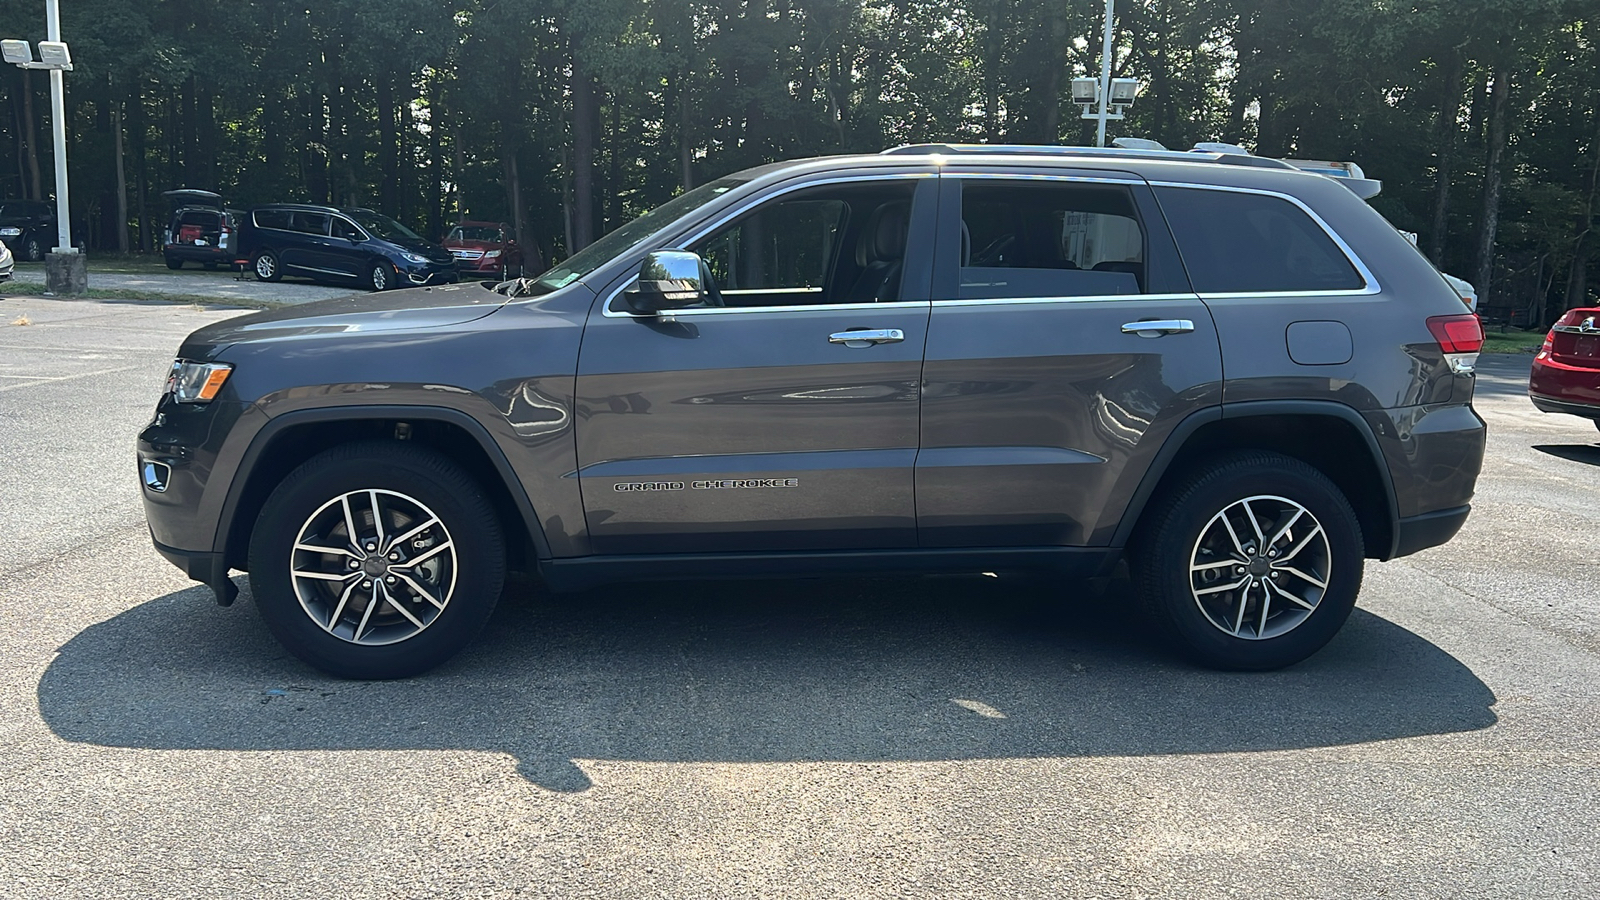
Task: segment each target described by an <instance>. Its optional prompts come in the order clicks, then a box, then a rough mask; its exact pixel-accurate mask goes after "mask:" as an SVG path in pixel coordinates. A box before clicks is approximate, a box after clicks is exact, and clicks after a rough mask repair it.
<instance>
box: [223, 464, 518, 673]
mask: <svg viewBox="0 0 1600 900" xmlns="http://www.w3.org/2000/svg"><path fill="white" fill-rule="evenodd" d="M504 578H505V547H504V543H503V540H502V537H501V531H500V524H499V520H498V519H497V518H496V517H495V513H494V510H493V507H492V506H491V505H490V502H489V500H488V498H487V497H486V496H484V493H483V490H482V488H480V487H479V486H478V484H477V483H476V482H474V481H473V480H472V478H471V477H469V476H468V475H467V474H466V473H465V472H464V471H462V470H461V468H460V467H458V466H456V465H455V464H454V463H451V462H450V461H449V460H447V459H445V458H444V457H443V456H440V455H439V454H437V453H435V452H433V451H431V450H427V449H425V448H420V447H415V446H410V445H405V444H395V443H387V442H376V443H357V444H347V445H344V446H341V447H336V448H334V449H332V450H329V451H327V452H325V453H323V454H321V455H319V456H316V457H313V458H312V459H311V460H309V461H307V462H306V463H304V464H303V465H301V466H300V467H299V468H298V469H296V470H295V471H294V472H292V473H290V475H289V476H288V477H287V478H285V479H284V480H283V482H282V483H281V484H280V485H279V486H278V487H277V489H275V490H274V491H273V492H272V496H271V497H269V498H268V500H267V503H266V505H265V507H264V508H263V509H262V513H261V517H260V519H259V520H258V521H257V524H256V527H255V530H254V532H253V533H252V534H251V537H250V585H251V590H252V593H253V594H254V596H255V601H256V607H257V609H258V610H259V611H260V613H261V618H262V619H263V620H264V621H265V622H266V624H267V628H268V629H269V630H270V631H271V632H272V634H273V636H274V637H276V638H277V639H278V641H279V642H280V643H282V644H283V646H284V647H285V648H287V649H288V650H289V652H291V653H293V654H294V655H295V656H298V657H300V658H301V659H303V660H305V661H306V662H308V663H310V664H311V665H313V666H315V667H317V668H318V669H321V670H322V671H324V672H327V673H329V674H331V675H336V676H339V677H343V678H362V679H377V678H404V677H407V676H411V675H416V674H419V673H422V672H425V671H427V670H428V669H431V668H433V667H434V666H436V665H438V664H439V663H441V662H444V661H445V660H446V659H448V658H450V657H451V656H452V655H454V654H455V653H456V652H457V651H459V650H460V649H461V648H462V647H463V646H465V645H466V644H467V642H468V641H470V640H471V639H472V638H473V637H474V636H475V635H477V633H478V632H479V631H480V630H481V629H482V628H483V625H484V623H486V622H487V621H488V620H489V614H490V613H491V612H493V611H494V607H495V603H496V601H497V600H498V599H499V596H500V590H501V587H502V585H503V583H504Z"/></svg>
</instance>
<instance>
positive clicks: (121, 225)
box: [111, 100, 128, 253]
mask: <svg viewBox="0 0 1600 900" xmlns="http://www.w3.org/2000/svg"><path fill="white" fill-rule="evenodd" d="M111 130H112V142H113V143H114V144H115V146H116V155H117V252H119V253H127V252H128V172H127V168H126V165H125V163H124V162H123V159H122V102H121V101H120V100H113V101H111Z"/></svg>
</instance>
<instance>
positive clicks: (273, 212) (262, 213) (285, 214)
mask: <svg viewBox="0 0 1600 900" xmlns="http://www.w3.org/2000/svg"><path fill="white" fill-rule="evenodd" d="M255 220H256V227H257V228H288V227H289V211H288V210H286V209H258V210H256V212H255Z"/></svg>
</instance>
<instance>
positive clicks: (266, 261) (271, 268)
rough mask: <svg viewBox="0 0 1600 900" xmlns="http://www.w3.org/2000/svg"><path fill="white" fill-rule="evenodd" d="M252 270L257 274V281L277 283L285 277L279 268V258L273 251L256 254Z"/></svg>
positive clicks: (251, 264)
mask: <svg viewBox="0 0 1600 900" xmlns="http://www.w3.org/2000/svg"><path fill="white" fill-rule="evenodd" d="M250 268H252V269H254V270H255V272H256V280H257V281H277V280H278V279H280V278H282V277H283V272H282V271H281V270H280V269H279V268H278V257H277V255H276V254H274V253H273V252H272V251H271V250H263V251H261V252H260V253H257V254H256V258H255V259H253V260H251V261H250Z"/></svg>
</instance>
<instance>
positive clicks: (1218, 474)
mask: <svg viewBox="0 0 1600 900" xmlns="http://www.w3.org/2000/svg"><path fill="white" fill-rule="evenodd" d="M1149 515H1150V518H1149V519H1148V522H1149V523H1150V526H1149V528H1148V529H1147V530H1146V532H1145V533H1144V534H1142V535H1141V540H1140V541H1139V543H1138V546H1137V552H1136V553H1135V555H1134V559H1133V576H1134V581H1135V586H1136V588H1137V591H1138V595H1139V598H1140V600H1141V602H1142V605H1143V606H1144V607H1145V609H1146V611H1147V612H1148V613H1149V614H1150V617H1151V619H1152V620H1153V621H1154V622H1155V623H1156V626H1157V630H1158V631H1160V632H1161V633H1162V635H1163V636H1165V637H1166V638H1167V639H1168V640H1169V641H1170V642H1171V643H1172V644H1173V645H1174V646H1175V647H1176V648H1177V649H1178V650H1179V651H1180V652H1182V653H1183V654H1185V655H1186V656H1188V657H1189V658H1191V659H1193V660H1194V661H1195V662H1198V663H1200V664H1202V665H1206V666H1211V667H1214V668H1219V669H1254V670H1263V669H1276V668H1281V667H1283V666H1288V665H1292V664H1294V663H1297V662H1300V661H1301V660H1303V659H1305V658H1306V657H1308V656H1310V655H1311V654H1313V653H1315V652H1317V651H1318V650H1320V649H1321V648H1322V647H1323V645H1325V644H1327V643H1328V641H1329V640H1331V639H1332V638H1333V635H1334V634H1335V633H1336V632H1337V631H1338V630H1339V628H1340V626H1342V625H1343V624H1344V621H1345V619H1346V618H1348V617H1349V615H1350V610H1351V609H1353V608H1354V607H1355V602H1356V594H1357V593H1358V592H1359V591H1360V589H1361V575H1362V570H1363V563H1364V560H1363V556H1364V554H1363V552H1362V540H1361V529H1360V525H1359V523H1358V521H1357V519H1356V515H1355V511H1354V510H1352V509H1351V507H1350V503H1349V501H1348V500H1346V499H1345V497H1344V495H1343V494H1342V493H1341V492H1340V491H1339V489H1338V487H1336V486H1335V485H1334V484H1333V482H1332V481H1330V480H1329V479H1328V477H1327V476H1325V475H1323V474H1322V473H1321V472H1319V471H1317V470H1316V469H1314V468H1312V467H1311V466H1309V465H1307V464H1306V463H1304V462H1301V461H1300V460H1297V459H1293V458H1291V457H1287V456H1282V455H1279V454H1276V453H1259V452H1256V453H1234V454H1228V455H1224V456H1219V457H1214V458H1212V459H1210V460H1208V461H1207V462H1206V463H1204V464H1202V465H1200V466H1198V467H1196V468H1195V469H1193V470H1192V471H1191V472H1190V473H1189V474H1188V475H1187V476H1186V477H1185V478H1183V479H1182V480H1181V481H1180V482H1179V483H1178V484H1177V485H1176V486H1175V488H1174V489H1173V490H1171V491H1170V492H1168V494H1167V496H1166V498H1165V500H1164V501H1163V502H1160V503H1158V504H1156V506H1155V507H1154V508H1153V509H1151V510H1150V511H1149Z"/></svg>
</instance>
